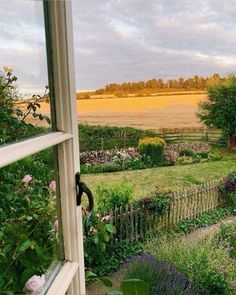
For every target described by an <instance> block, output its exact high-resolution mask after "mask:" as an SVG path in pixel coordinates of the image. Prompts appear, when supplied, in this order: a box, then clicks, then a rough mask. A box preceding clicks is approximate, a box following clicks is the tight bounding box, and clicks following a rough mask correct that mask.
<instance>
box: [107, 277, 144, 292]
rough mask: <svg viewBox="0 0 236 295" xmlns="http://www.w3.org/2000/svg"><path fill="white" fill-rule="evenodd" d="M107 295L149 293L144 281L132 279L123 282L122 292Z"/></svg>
mask: <svg viewBox="0 0 236 295" xmlns="http://www.w3.org/2000/svg"><path fill="white" fill-rule="evenodd" d="M106 295H149V291H148V286H147V284H146V283H145V282H144V281H142V280H138V279H130V280H124V281H122V282H121V291H111V292H108V293H106Z"/></svg>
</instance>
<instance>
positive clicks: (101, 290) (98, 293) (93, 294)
mask: <svg viewBox="0 0 236 295" xmlns="http://www.w3.org/2000/svg"><path fill="white" fill-rule="evenodd" d="M222 223H224V224H230V223H236V216H229V217H227V218H226V219H224V220H221V221H219V222H218V223H216V224H213V225H211V226H209V227H206V228H200V229H198V230H196V231H194V232H192V233H190V234H188V235H186V236H184V237H183V239H185V240H186V241H187V242H188V243H189V244H190V245H191V244H194V243H196V242H198V241H200V240H202V239H204V238H206V237H208V236H210V235H212V234H215V233H216V232H217V231H219V230H220V225H221V224H222ZM106 278H107V279H109V280H110V281H112V284H113V286H112V288H108V287H106V286H104V285H102V284H101V283H100V282H95V283H93V284H91V285H90V286H88V288H87V295H105V294H106V292H108V291H113V290H119V286H120V282H121V279H122V274H121V272H119V271H118V272H116V273H114V274H112V275H111V276H107V277H106Z"/></svg>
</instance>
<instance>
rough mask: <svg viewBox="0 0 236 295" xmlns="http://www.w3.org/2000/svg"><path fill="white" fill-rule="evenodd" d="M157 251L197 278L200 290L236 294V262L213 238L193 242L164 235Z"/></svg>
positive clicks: (192, 277) (204, 292) (195, 279)
mask: <svg viewBox="0 0 236 295" xmlns="http://www.w3.org/2000/svg"><path fill="white" fill-rule="evenodd" d="M153 252H155V254H156V255H157V257H158V258H161V259H164V260H166V261H169V262H170V263H171V264H173V265H174V267H176V269H177V270H179V271H180V272H181V273H182V274H184V275H186V276H187V277H188V278H189V279H190V280H191V281H192V282H194V283H195V284H196V286H197V287H198V289H199V293H200V294H207V295H210V294H212V295H216V294H225V295H226V294H227V295H229V294H233V289H232V282H233V280H234V279H235V275H236V273H235V272H234V273H233V272H232V270H233V269H235V266H236V262H235V261H234V260H232V259H231V258H230V257H229V255H228V253H227V251H226V250H225V249H224V248H223V247H220V246H217V247H216V246H214V244H213V243H212V242H211V241H210V240H207V241H202V242H199V243H197V244H194V245H191V246H190V245H189V244H188V243H187V242H184V241H180V240H179V239H177V240H166V239H164V240H163V241H162V242H161V243H160V244H159V245H158V247H155V248H154V249H153Z"/></svg>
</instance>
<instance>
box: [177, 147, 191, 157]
mask: <svg viewBox="0 0 236 295" xmlns="http://www.w3.org/2000/svg"><path fill="white" fill-rule="evenodd" d="M179 155H180V156H181V157H182V156H187V157H193V155H194V153H193V151H192V150H189V149H182V150H181V151H180V152H179Z"/></svg>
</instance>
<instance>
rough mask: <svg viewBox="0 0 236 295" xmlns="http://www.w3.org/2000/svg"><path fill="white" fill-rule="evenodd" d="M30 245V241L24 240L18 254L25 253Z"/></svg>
mask: <svg viewBox="0 0 236 295" xmlns="http://www.w3.org/2000/svg"><path fill="white" fill-rule="evenodd" d="M31 245H32V241H31V240H26V241H24V242H23V243H21V245H20V247H19V251H20V252H25V250H27V249H28V248H29V247H30V246H31Z"/></svg>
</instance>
